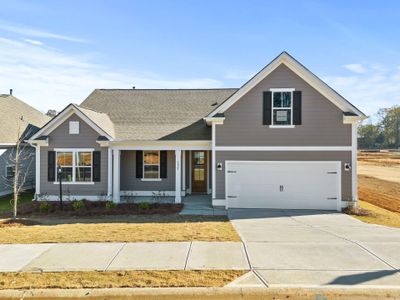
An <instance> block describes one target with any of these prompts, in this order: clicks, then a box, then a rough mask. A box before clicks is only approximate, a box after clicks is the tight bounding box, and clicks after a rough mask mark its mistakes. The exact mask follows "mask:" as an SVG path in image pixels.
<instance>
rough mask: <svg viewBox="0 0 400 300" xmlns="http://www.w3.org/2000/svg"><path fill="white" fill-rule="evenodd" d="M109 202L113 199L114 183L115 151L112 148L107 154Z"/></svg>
mask: <svg viewBox="0 0 400 300" xmlns="http://www.w3.org/2000/svg"><path fill="white" fill-rule="evenodd" d="M107 156H108V157H107V168H108V170H107V200H110V199H112V197H111V196H112V193H113V183H112V177H113V176H112V172H113V168H112V166H113V164H112V161H113V157H112V156H113V151H112V149H111V148H108V152H107Z"/></svg>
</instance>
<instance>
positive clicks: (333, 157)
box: [216, 151, 351, 201]
mask: <svg viewBox="0 0 400 300" xmlns="http://www.w3.org/2000/svg"><path fill="white" fill-rule="evenodd" d="M227 160H244V161H246V160H248V161H341V162H342V200H343V201H345V200H351V171H344V163H346V162H351V152H350V151H346V152H330V151H327V152H325V151H322V152H315V151H302V152H292V151H290V152H289V151H288V152H284V151H282V152H275V151H217V152H216V162H217V163H222V164H223V166H224V167H223V170H222V171H218V170H216V186H217V190H216V198H217V199H225V161H227Z"/></svg>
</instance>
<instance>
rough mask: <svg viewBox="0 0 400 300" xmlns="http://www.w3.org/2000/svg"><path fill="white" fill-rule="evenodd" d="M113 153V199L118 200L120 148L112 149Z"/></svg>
mask: <svg viewBox="0 0 400 300" xmlns="http://www.w3.org/2000/svg"><path fill="white" fill-rule="evenodd" d="M113 155H114V157H113V158H114V182H113V201H114V202H120V196H119V190H120V184H119V177H120V171H119V169H120V150H113Z"/></svg>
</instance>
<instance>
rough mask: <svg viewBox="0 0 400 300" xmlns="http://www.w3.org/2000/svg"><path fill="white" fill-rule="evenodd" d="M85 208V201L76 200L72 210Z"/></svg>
mask: <svg viewBox="0 0 400 300" xmlns="http://www.w3.org/2000/svg"><path fill="white" fill-rule="evenodd" d="M84 207H85V202H83V200H76V201H73V202H72V208H73V209H74V210H81V209H82V208H84Z"/></svg>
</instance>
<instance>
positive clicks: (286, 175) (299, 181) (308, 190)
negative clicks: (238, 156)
mask: <svg viewBox="0 0 400 300" xmlns="http://www.w3.org/2000/svg"><path fill="white" fill-rule="evenodd" d="M227 168H228V169H227V170H228V173H227V190H226V193H227V199H228V207H243V208H282V209H327V210H335V209H337V201H338V200H337V198H338V192H339V191H338V188H339V187H338V180H340V179H339V170H337V168H338V163H337V162H266V161H261V162H233V161H230V162H227Z"/></svg>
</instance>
